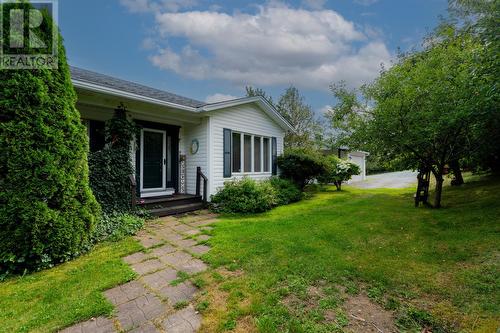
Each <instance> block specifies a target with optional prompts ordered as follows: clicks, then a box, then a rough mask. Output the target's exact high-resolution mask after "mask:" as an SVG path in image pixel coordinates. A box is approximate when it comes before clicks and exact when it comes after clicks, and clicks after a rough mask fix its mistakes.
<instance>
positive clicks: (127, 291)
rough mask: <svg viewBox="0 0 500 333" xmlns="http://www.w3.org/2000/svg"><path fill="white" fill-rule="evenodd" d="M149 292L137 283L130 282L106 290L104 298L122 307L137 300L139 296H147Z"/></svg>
mask: <svg viewBox="0 0 500 333" xmlns="http://www.w3.org/2000/svg"><path fill="white" fill-rule="evenodd" d="M146 292H147V290H146V289H145V288H144V286H143V285H142V284H141V283H139V282H137V281H130V282H127V283H125V284H122V285H121V286H117V287H114V288H112V289H109V290H106V291H105V292H104V296H106V297H107V298H108V300H109V301H110V302H111V303H113V304H114V305H120V304H123V303H126V302H128V301H131V300H133V299H136V298H137V297H139V296H142V295H144V294H146Z"/></svg>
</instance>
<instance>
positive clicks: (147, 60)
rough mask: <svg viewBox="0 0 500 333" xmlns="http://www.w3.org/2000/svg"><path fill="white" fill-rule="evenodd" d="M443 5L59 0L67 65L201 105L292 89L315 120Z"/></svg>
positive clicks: (377, 0) (416, 1)
mask: <svg viewBox="0 0 500 333" xmlns="http://www.w3.org/2000/svg"><path fill="white" fill-rule="evenodd" d="M446 7H447V1H446V0H335V1H325V0H297V1H274V0H271V1H240V0H220V1H205V0H85V1H81V0H59V26H60V29H61V33H62V35H63V38H64V42H65V46H66V52H67V55H68V61H69V63H70V64H71V65H73V66H78V67H82V68H85V69H89V70H93V71H97V72H100V73H104V74H108V75H111V76H115V77H118V78H121V79H125V80H129V81H133V82H137V83H141V84H145V85H148V86H152V87H155V88H158V89H162V90H166V91H169V92H172V93H176V94H179V95H182V96H186V97H190V98H194V99H197V100H201V101H206V102H217V101H221V100H224V99H231V98H237V97H243V96H245V86H247V85H251V86H254V87H259V88H262V89H264V90H265V91H266V92H268V93H269V94H271V95H272V96H273V98H274V99H275V100H277V99H278V98H279V96H280V95H281V94H282V93H283V92H284V90H285V89H286V88H287V87H289V86H290V85H293V86H295V87H297V88H298V89H299V91H300V92H301V93H302V95H303V96H304V98H305V102H306V103H307V104H309V105H310V106H311V107H312V109H313V110H314V111H315V113H316V114H317V115H318V116H321V114H322V113H323V112H324V111H325V110H327V109H328V106H329V105H332V104H333V103H334V102H335V101H334V98H333V96H332V94H331V92H330V90H329V86H330V85H331V84H332V83H335V82H338V81H341V80H344V81H345V82H346V83H347V85H348V86H350V87H359V86H360V85H361V84H363V83H367V82H370V81H371V80H373V79H374V78H375V77H376V76H377V74H378V73H379V71H380V68H381V65H382V64H383V65H384V66H385V67H390V66H391V62H392V61H393V60H394V58H395V56H396V54H397V52H398V49H400V50H403V51H408V50H411V49H414V48H419V46H420V44H421V41H422V38H423V37H424V36H425V35H426V34H427V33H429V32H430V31H432V29H433V28H434V27H435V26H436V25H437V24H438V22H439V16H442V15H446Z"/></svg>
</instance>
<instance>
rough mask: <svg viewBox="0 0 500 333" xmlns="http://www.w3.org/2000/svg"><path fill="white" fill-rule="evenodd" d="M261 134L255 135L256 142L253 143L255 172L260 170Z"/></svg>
mask: <svg viewBox="0 0 500 333" xmlns="http://www.w3.org/2000/svg"><path fill="white" fill-rule="evenodd" d="M260 151H261V150H260V136H255V137H254V144H253V156H254V157H253V161H254V167H253V170H254V171H255V172H260Z"/></svg>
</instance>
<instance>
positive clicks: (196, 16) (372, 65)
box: [122, 0, 391, 89]
mask: <svg viewBox="0 0 500 333" xmlns="http://www.w3.org/2000/svg"><path fill="white" fill-rule="evenodd" d="M122 1H124V0H122ZM127 1H130V0H127ZM155 17H156V31H157V36H156V39H157V41H158V42H159V43H160V44H161V43H162V42H163V44H164V45H165V44H166V42H168V40H169V39H170V38H182V39H180V40H185V44H184V46H183V47H182V48H181V49H172V48H170V47H168V46H164V47H162V48H159V49H158V51H157V52H155V53H154V54H152V55H151V56H150V61H151V62H152V63H153V64H154V65H155V66H157V67H158V68H161V69H164V70H168V71H173V72H175V73H177V74H179V75H182V76H185V77H189V78H194V79H200V80H201V79H220V80H226V81H230V82H232V83H234V84H235V85H238V86H244V85H255V86H267V85H288V84H294V85H296V86H298V87H306V88H313V89H328V86H329V84H330V83H331V82H333V81H339V80H345V81H347V82H348V84H350V85H352V86H357V85H360V84H362V83H365V82H367V81H370V80H372V79H373V78H374V77H376V76H377V74H378V72H379V70H380V64H381V63H385V64H386V66H388V65H389V61H390V58H391V54H390V53H389V51H388V49H387V47H386V45H385V44H384V42H383V41H382V40H381V39H380V37H377V36H374V35H375V34H374V33H373V30H368V31H362V30H360V28H357V27H356V26H355V24H354V23H353V22H351V21H348V20H346V19H344V18H343V17H342V16H341V15H339V14H338V13H337V12H335V11H332V10H326V9H323V10H314V11H311V10H306V9H296V8H290V7H288V6H286V5H284V4H283V3H273V2H269V3H268V4H266V5H265V6H259V7H258V11H257V12H256V13H255V14H246V13H241V12H235V13H233V14H227V13H221V12H215V11H194V10H193V11H183V12H178V13H173V12H168V11H160V12H158V13H157V14H156V16H155Z"/></svg>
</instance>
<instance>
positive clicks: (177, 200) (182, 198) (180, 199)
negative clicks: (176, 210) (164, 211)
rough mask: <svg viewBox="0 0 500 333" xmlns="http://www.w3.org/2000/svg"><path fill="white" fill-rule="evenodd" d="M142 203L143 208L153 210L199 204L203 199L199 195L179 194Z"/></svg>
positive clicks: (143, 200)
mask: <svg viewBox="0 0 500 333" xmlns="http://www.w3.org/2000/svg"><path fill="white" fill-rule="evenodd" d="M141 201H142V202H141V203H140V204H139V205H140V206H141V207H143V208H145V209H148V210H152V209H159V208H167V207H175V206H180V205H187V204H190V203H198V202H201V201H202V199H201V196H199V195H187V194H177V195H168V196H162V197H152V198H143V199H141Z"/></svg>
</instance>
